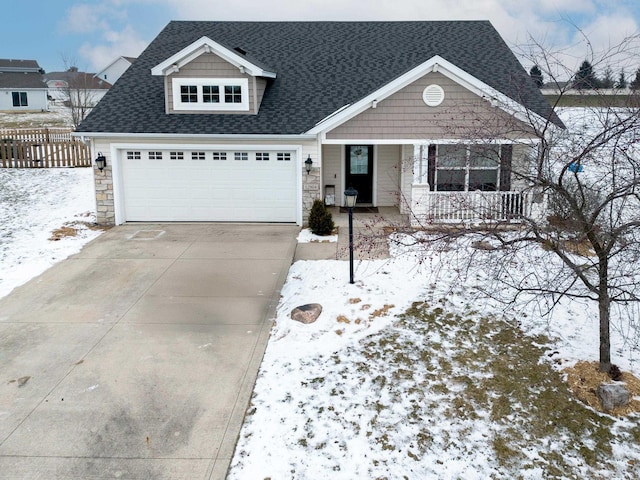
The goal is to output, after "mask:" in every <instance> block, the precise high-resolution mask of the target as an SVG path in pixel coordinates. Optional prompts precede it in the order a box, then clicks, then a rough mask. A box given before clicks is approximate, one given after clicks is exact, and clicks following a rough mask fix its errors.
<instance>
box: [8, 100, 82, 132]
mask: <svg viewBox="0 0 640 480" xmlns="http://www.w3.org/2000/svg"><path fill="white" fill-rule="evenodd" d="M71 126H72V123H71V110H70V109H69V108H68V107H65V106H64V105H54V104H51V105H49V111H46V112H29V113H16V112H11V113H1V112H0V129H2V128H10V129H11V128H44V127H60V128H71Z"/></svg>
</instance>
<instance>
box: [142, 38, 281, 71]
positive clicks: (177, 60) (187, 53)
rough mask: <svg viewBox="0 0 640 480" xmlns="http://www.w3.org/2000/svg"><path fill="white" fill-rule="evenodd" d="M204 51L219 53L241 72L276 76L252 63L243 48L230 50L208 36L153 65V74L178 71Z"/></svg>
mask: <svg viewBox="0 0 640 480" xmlns="http://www.w3.org/2000/svg"><path fill="white" fill-rule="evenodd" d="M204 53H214V54H216V55H218V56H219V57H220V58H222V59H223V60H225V61H226V62H229V63H230V64H232V65H234V66H236V67H237V68H238V69H239V70H240V72H241V73H248V74H249V75H253V76H254V77H267V78H275V77H276V74H275V72H272V71H270V70H268V69H265V68H263V67H261V66H259V65H257V64H256V63H252V62H251V61H249V60H248V59H247V58H245V55H246V52H244V51H243V50H242V49H239V51H237V52H236V51H233V50H230V49H228V48H227V47H224V46H223V45H221V44H219V43H218V42H215V41H213V40H211V39H210V38H208V37H206V36H205V37H201V38H199V39H198V40H196V41H195V42H193V43H192V44H191V45H187V46H186V47H185V48H183V49H182V50H180V51H179V52H178V53H176V54H174V55H172V56H171V57H169V58H167V59H166V60H165V61H163V62H161V63H160V64H158V65H156V66H155V67H153V68H152V69H151V75H159V76H166V75H169V74H171V73H174V72H177V71H179V70H180V68H182V67H183V66H185V65H186V64H188V63H189V62H191V61H192V60H194V59H196V58H198V57H199V56H200V55H202V54H204Z"/></svg>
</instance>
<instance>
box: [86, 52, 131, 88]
mask: <svg viewBox="0 0 640 480" xmlns="http://www.w3.org/2000/svg"><path fill="white" fill-rule="evenodd" d="M135 60H136V59H135V58H133V57H118V58H116V59H115V60H114V61H113V62H111V63H110V64H109V65H107V66H106V67H105V68H103V69H102V70H100V71H99V72H98V73H96V78H99V79H100V80H105V81H107V82H109V83H110V84H111V85H113V84H114V83H116V80H118V79H119V78H120V77H121V76H122V74H123V73H124V72H126V71H127V68H129V67H130V66H131V64H132V63H133V62H134V61H135Z"/></svg>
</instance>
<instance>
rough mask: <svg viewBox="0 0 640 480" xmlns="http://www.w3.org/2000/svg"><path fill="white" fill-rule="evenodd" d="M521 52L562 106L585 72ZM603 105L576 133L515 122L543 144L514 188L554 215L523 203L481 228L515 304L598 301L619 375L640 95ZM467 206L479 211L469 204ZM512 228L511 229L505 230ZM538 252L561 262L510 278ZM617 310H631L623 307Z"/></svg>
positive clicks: (633, 290)
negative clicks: (617, 337)
mask: <svg viewBox="0 0 640 480" xmlns="http://www.w3.org/2000/svg"><path fill="white" fill-rule="evenodd" d="M638 40H639V37H638V36H634V37H630V38H627V39H626V40H625V41H624V42H623V43H622V44H620V45H617V46H616V47H615V48H613V49H611V50H610V51H608V52H605V53H604V54H602V55H600V56H598V58H596V56H594V55H592V56H591V58H590V59H589V62H588V63H589V66H590V67H591V66H592V65H593V66H594V67H595V66H598V65H609V64H611V63H613V62H614V61H615V60H617V59H620V58H621V57H622V61H623V62H626V61H628V60H629V58H630V57H632V56H634V55H635V53H636V51H637V50H636V48H637V45H638ZM520 53H521V54H524V53H526V56H527V57H528V61H529V62H531V63H533V64H534V65H538V66H539V67H540V69H541V71H542V73H543V74H544V76H545V77H546V78H549V79H551V82H552V83H555V84H556V85H557V86H558V88H559V94H558V97H557V98H556V100H555V103H556V105H557V104H558V103H560V102H561V101H562V99H563V97H564V96H565V94H566V92H567V90H568V89H569V88H571V87H572V85H574V84H575V81H576V78H575V77H576V76H577V75H578V74H577V73H575V72H576V70H575V69H574V68H571V66H565V65H564V64H563V63H562V61H561V60H562V59H564V58H566V57H564V55H561V54H554V53H552V52H551V51H550V50H548V49H546V48H543V47H542V46H541V45H539V44H536V43H535V42H534V43H532V45H529V46H528V47H527V48H526V49H523V50H522V51H521V52H520ZM581 68H582V67H581ZM572 71H573V72H574V73H572ZM578 72H580V70H578ZM582 73H584V72H582ZM562 77H564V78H562ZM566 79H568V80H569V81H568V82H567V81H566ZM561 80H562V81H561ZM562 85H566V87H561V86H562ZM593 95H598V93H597V92H593ZM599 100H600V101H599V102H595V103H598V104H599V106H598V107H586V108H584V109H582V110H580V111H579V112H576V114H579V115H582V118H580V119H579V120H578V119H575V118H574V119H572V120H573V121H571V122H570V123H571V124H573V126H572V128H570V129H568V130H563V129H561V128H557V127H556V126H555V124H557V121H556V122H554V118H553V117H552V116H549V118H540V117H538V116H535V115H533V114H531V113H530V112H527V115H528V119H527V121H526V122H524V128H523V125H520V126H519V127H518V126H517V125H516V123H515V121H514V125H513V131H516V130H517V129H518V128H519V129H520V130H521V131H528V132H533V140H532V142H527V143H528V144H529V145H528V146H530V145H535V146H534V147H532V148H531V157H530V159H531V161H530V162H528V163H527V164H516V163H514V164H513V165H509V170H510V177H511V182H514V181H516V182H518V183H519V184H521V185H526V187H525V188H524V190H523V194H524V193H527V192H530V193H531V194H533V195H535V196H537V197H538V198H539V199H543V200H544V204H545V205H547V208H546V214H545V215H534V214H533V213H531V211H529V210H527V209H525V208H522V207H521V204H519V205H516V208H515V209H512V213H513V218H512V219H504V218H503V217H497V218H496V217H495V216H492V215H487V214H486V211H477V212H474V213H475V214H476V215H475V219H476V226H477V231H478V232H482V235H483V236H484V237H485V238H486V239H487V240H488V241H492V242H493V244H496V243H497V244H498V245H500V249H499V253H500V255H502V261H499V262H497V263H496V264H495V265H493V267H494V268H493V270H492V273H493V274H494V277H495V279H496V281H500V282H503V283H504V284H506V285H508V286H509V287H510V288H509V289H508V290H504V289H503V290H502V291H501V292H505V291H508V292H510V293H509V296H508V297H507V298H506V300H507V301H509V302H516V301H517V300H518V298H520V297H527V298H528V299H529V300H531V299H534V300H535V301H539V302H541V301H545V302H547V303H545V305H546V306H547V308H548V309H551V310H552V309H553V307H554V306H555V305H556V304H557V302H559V301H560V299H562V298H582V299H588V300H591V301H594V302H596V303H597V305H598V315H599V334H600V348H599V368H600V370H601V371H603V372H609V371H610V369H611V335H610V332H611V323H612V314H614V315H615V316H616V319H617V320H619V321H620V322H625V321H626V322H627V324H629V323H633V322H634V319H633V318H630V317H626V318H625V315H632V314H631V313H630V312H632V311H634V310H633V309H629V308H626V306H628V305H629V304H633V303H634V302H638V300H639V299H640V272H638V271H637V270H638V268H637V266H638V265H639V263H638V262H639V261H640V109H639V108H637V107H638V104H637V101H636V97H635V96H634V95H631V96H630V97H629V98H628V101H627V102H626V103H625V104H623V105H614V104H612V103H610V101H609V100H608V99H607V97H604V96H600V97H599ZM592 103H594V102H592ZM485 123H487V122H485ZM576 127H577V128H576ZM505 130H508V128H507V129H505V128H504V126H503V128H502V131H505ZM470 137H475V138H493V139H495V138H500V136H499V135H496V132H495V131H485V132H484V134H482V132H473V133H472V135H470ZM496 155H498V153H497V152H496ZM503 207H504V206H503ZM459 208H467V209H468V208H471V207H470V206H469V205H464V204H463V203H460V204H459ZM474 208H475V207H474ZM467 214H468V212H467ZM514 218H515V219H517V222H513V219H514ZM421 221H422V222H423V224H422V226H424V227H432V226H433V222H434V219H433V218H429V216H428V215H427V216H426V217H423V218H422V220H421ZM507 225H508V226H509V229H505V228H504V227H505V226H507ZM461 234H465V232H461V231H460V230H458V231H447V232H446V233H440V234H439V235H436V236H435V238H436V239H437V240H438V241H441V240H442V239H443V238H451V237H452V236H458V235H461ZM433 239H434V236H431V237H429V236H426V237H425V236H415V241H419V242H422V243H430V242H431V245H434V244H435V243H433ZM532 245H539V246H541V247H542V248H544V249H546V250H547V251H549V252H551V253H552V254H553V257H554V258H555V259H557V260H558V261H557V262H555V264H554V265H551V264H546V265H544V264H543V265H530V266H529V267H530V268H529V270H528V274H527V275H524V276H523V275H516V274H514V273H513V272H510V271H509V269H508V268H507V267H506V265H509V256H510V255H516V254H519V253H521V252H522V249H530V248H531V246H532ZM494 254H495V252H494ZM469 261H473V259H470V260H469ZM483 268H486V265H485V266H483ZM493 291H494V292H495V291H496V289H494V290H493ZM504 299H505V298H504V297H503V300H504ZM615 305H619V306H625V308H620V309H614V308H613V307H614V306H615Z"/></svg>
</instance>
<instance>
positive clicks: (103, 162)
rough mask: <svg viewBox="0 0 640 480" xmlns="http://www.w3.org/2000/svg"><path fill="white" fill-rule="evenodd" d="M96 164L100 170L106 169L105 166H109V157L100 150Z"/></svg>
mask: <svg viewBox="0 0 640 480" xmlns="http://www.w3.org/2000/svg"><path fill="white" fill-rule="evenodd" d="M96 166H97V167H98V170H100V171H102V170H104V167H106V166H107V157H105V156H104V155H103V154H102V152H98V158H96Z"/></svg>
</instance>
